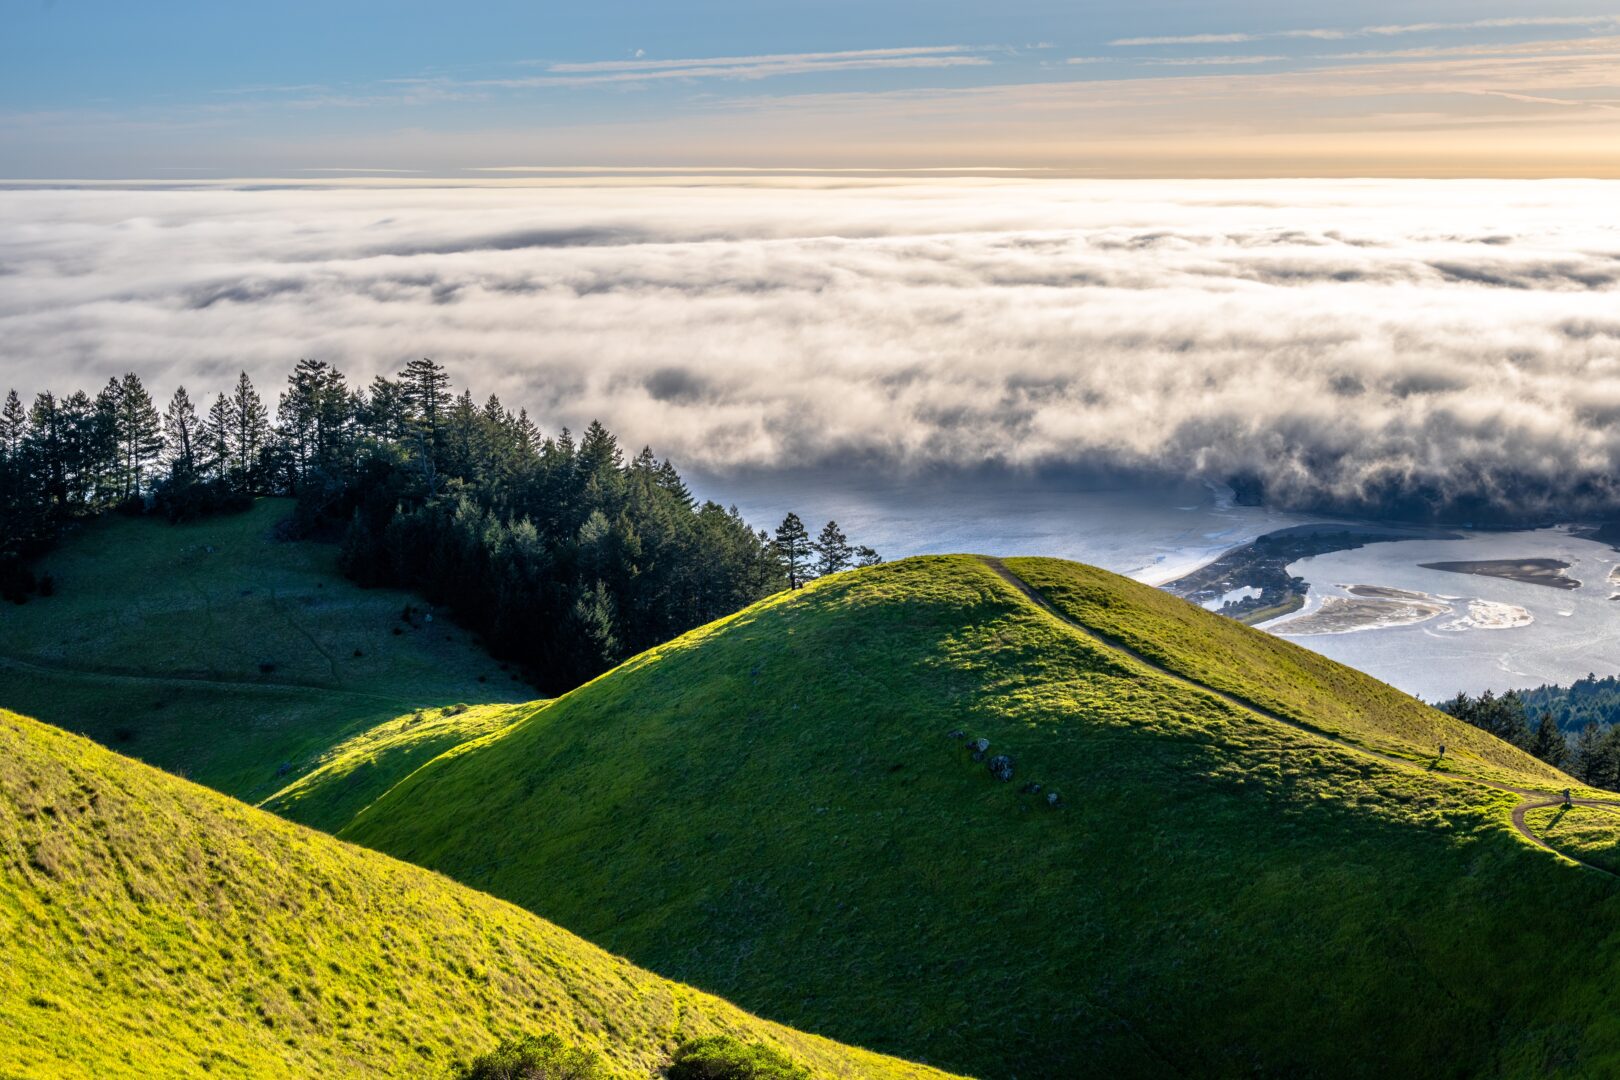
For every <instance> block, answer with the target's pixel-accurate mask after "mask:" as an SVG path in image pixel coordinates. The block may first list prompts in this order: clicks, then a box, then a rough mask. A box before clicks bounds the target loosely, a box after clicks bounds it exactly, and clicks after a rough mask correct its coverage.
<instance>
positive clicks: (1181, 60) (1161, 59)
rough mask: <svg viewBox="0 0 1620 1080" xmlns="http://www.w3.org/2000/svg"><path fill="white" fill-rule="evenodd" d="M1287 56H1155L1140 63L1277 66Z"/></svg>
mask: <svg viewBox="0 0 1620 1080" xmlns="http://www.w3.org/2000/svg"><path fill="white" fill-rule="evenodd" d="M1287 59H1288V57H1286V56H1154V57H1149V58H1147V59H1145V60H1140V61H1138V63H1142V64H1149V65H1152V66H1154V67H1226V66H1228V65H1236V64H1275V63H1280V62H1282V61H1284V60H1287Z"/></svg>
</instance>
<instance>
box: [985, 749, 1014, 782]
mask: <svg viewBox="0 0 1620 1080" xmlns="http://www.w3.org/2000/svg"><path fill="white" fill-rule="evenodd" d="M990 775H991V776H993V777H995V778H996V779H997V780H1000V781H1001V782H1002V783H1006V782H1007V781H1008V780H1011V779H1012V778H1013V759H1012V758H1011V757H1009V756H1007V755H1006V754H997V755H996V756H995V757H993V758H991V759H990Z"/></svg>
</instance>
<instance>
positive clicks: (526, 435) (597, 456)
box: [0, 359, 881, 691]
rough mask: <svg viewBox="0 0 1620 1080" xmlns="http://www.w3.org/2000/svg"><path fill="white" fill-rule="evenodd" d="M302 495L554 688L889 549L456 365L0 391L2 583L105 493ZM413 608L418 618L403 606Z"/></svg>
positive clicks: (344, 559)
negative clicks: (814, 523) (482, 395)
mask: <svg viewBox="0 0 1620 1080" xmlns="http://www.w3.org/2000/svg"><path fill="white" fill-rule="evenodd" d="M272 494H274V495H288V496H293V497H295V498H296V499H297V510H296V512H295V513H294V515H293V517H292V520H291V521H290V522H289V526H288V527H289V530H290V533H291V535H294V536H324V537H327V538H330V539H337V540H341V543H342V554H341V565H342V567H343V570H344V572H345V573H346V574H348V575H349V576H350V577H352V578H354V579H355V580H356V581H358V582H360V583H361V584H365V585H376V584H385V583H386V584H399V585H406V586H410V587H413V588H416V589H418V590H420V591H421V592H422V593H423V594H424V595H425V596H426V597H427V598H428V599H429V600H431V601H432V602H434V603H439V604H444V605H447V606H449V607H450V608H451V609H452V610H453V611H454V612H455V613H456V615H457V617H458V618H459V619H460V620H461V621H462V622H463V623H465V624H466V625H467V626H469V627H470V628H472V629H474V630H476V631H477V632H478V633H480V634H481V635H482V636H483V637H484V639H485V642H486V644H487V645H488V646H489V648H490V650H491V651H492V652H493V653H495V654H496V655H497V656H500V657H502V658H504V659H510V660H514V661H517V662H518V663H519V664H520V665H522V667H523V668H524V669H525V671H526V672H527V673H528V675H529V676H530V677H531V678H532V679H534V680H535V681H536V682H538V683H539V684H540V685H541V686H544V687H546V688H547V689H549V690H557V691H560V690H564V689H567V688H569V687H571V686H574V685H577V684H578V683H579V682H581V681H583V680H585V679H588V678H591V677H592V676H594V675H596V674H599V673H600V672H602V671H604V670H606V669H607V668H608V667H610V666H612V665H613V664H614V663H616V662H617V661H619V660H621V659H623V658H625V657H627V656H630V655H632V654H634V653H637V652H640V651H641V650H643V649H646V648H648V647H650V646H652V645H655V644H658V643H659V642H662V641H666V640H668V639H669V638H671V637H674V636H676V635H677V634H680V633H682V632H684V631H686V630H689V629H691V628H692V627H694V626H698V625H701V624H703V623H705V622H709V621H711V620H713V619H716V618H719V617H721V616H723V615H727V614H730V613H731V612H733V611H736V610H738V609H739V608H741V607H743V606H745V605H747V604H749V603H751V602H753V601H754V600H757V599H760V598H761V597H764V596H767V595H769V594H771V593H773V592H776V591H778V590H780V589H783V588H786V587H790V586H791V587H797V586H798V585H800V584H802V583H803V582H804V581H805V580H807V579H809V578H812V577H815V576H818V575H820V574H827V573H835V572H837V571H839V570H842V569H845V568H847V567H849V566H852V565H857V564H867V563H872V562H877V561H881V560H879V558H878V556H877V553H876V552H875V551H873V550H872V549H870V548H867V547H861V546H855V545H851V544H850V543H849V541H848V538H847V537H845V535H844V534H843V532H842V530H840V529H839V527H838V525H837V524H836V523H835V522H828V523H827V524H826V526H825V527H824V528H823V529H821V530H820V532H819V534H818V535H816V536H815V537H812V536H811V534H810V532H809V530H808V529H806V528H805V526H804V524H803V523H802V522H801V521H800V520H799V518H798V517H797V516H796V515H794V514H789V515H788V516H787V519H786V520H784V521H783V522H782V524H781V526H780V527H779V528H778V529H777V530H776V532H775V534H774V535H773V534H770V533H767V532H765V531H764V530H760V531H757V532H756V531H755V530H754V529H753V528H752V527H750V526H749V525H748V523H746V522H745V521H744V520H743V519H742V517H741V516H740V515H739V514H738V513H737V510H736V508H735V507H733V508H731V509H726V508H724V507H722V506H720V505H719V504H717V503H714V502H704V503H701V504H700V503H698V501H697V500H696V499H694V498H693V496H692V494H691V492H690V491H689V490H688V489H687V486H686V484H685V483H684V482H683V481H682V479H681V476H680V474H679V473H678V472H677V471H676V469H675V466H674V465H673V464H672V463H671V462H670V461H668V460H667V459H666V460H660V459H658V458H657V457H655V456H654V455H653V452H652V450H651V449H643V450H641V451H640V452H639V453H636V454H633V455H626V453H625V452H624V450H623V449H622V448H621V447H620V445H619V442H618V440H617V439H616V438H615V436H614V435H613V434H612V433H611V432H609V431H608V430H607V429H606V428H605V427H603V426H602V425H601V424H599V423H596V422H592V423H591V425H590V426H589V427H587V428H586V429H585V431H584V432H582V433H581V434H580V435H579V437H578V438H577V440H576V438H575V436H574V435H573V434H572V433H570V432H569V431H568V430H567V429H563V430H562V431H561V432H560V433H559V434H557V435H555V436H546V435H543V434H542V433H541V432H540V431H539V429H538V428H537V427H536V426H535V424H534V423H533V422H532V421H531V420H530V419H529V416H528V413H527V411H526V410H523V409H519V410H517V411H516V412H513V411H511V410H509V409H507V408H506V407H505V406H504V405H503V404H502V403H501V401H500V400H499V399H498V398H496V397H495V396H493V395H491V396H490V397H488V398H486V399H485V400H484V401H483V402H482V404H480V403H479V402H478V401H477V400H475V399H474V397H473V395H472V393H471V391H463V392H462V393H460V394H459V395H457V394H455V393H454V392H452V390H451V387H450V378H449V375H448V373H447V372H446V371H445V369H444V368H443V367H441V366H440V365H438V364H436V363H434V362H433V361H431V360H425V359H424V360H414V361H412V362H410V363H409V364H407V365H406V366H405V368H404V370H403V371H402V372H401V373H400V374H399V376H398V377H397V378H393V379H390V378H386V377H383V376H378V377H377V378H376V379H374V380H373V381H372V383H371V385H370V386H367V387H364V388H358V387H352V386H350V385H349V383H348V381H347V380H346V379H345V377H344V375H343V374H342V373H341V372H340V371H338V370H337V369H336V368H334V367H332V366H331V365H330V364H327V363H324V362H322V361H318V360H301V361H299V363H298V365H297V367H296V368H295V369H294V370H293V372H292V374H291V375H289V376H288V379H287V384H286V387H285V389H284V390H283V391H282V392H281V393H280V395H279V399H278V401H277V403H276V406H275V408H274V410H273V411H272V409H271V407H270V406H269V405H268V404H267V403H266V401H265V399H264V397H263V396H261V394H260V393H259V391H258V390H257V389H256V388H255V387H254V385H253V382H252V380H251V379H249V377H248V376H247V374H246V373H245V372H244V373H242V374H241V375H240V376H238V378H237V379H236V380H235V382H234V384H233V385H232V386H231V387H230V388H229V389H228V390H225V391H223V392H221V393H218V394H217V395H216V396H215V397H214V399H213V400H212V401H206V402H205V401H193V400H192V398H191V396H190V394H189V393H188V392H187V390H186V389H185V388H184V387H181V388H179V389H177V390H176V391H175V393H174V395H173V397H172V398H171V399H170V401H169V402H168V404H167V406H166V407H165V408H164V409H163V410H162V411H160V410H159V408H158V406H157V404H156V403H155V402H154V401H153V399H152V397H151V395H150V394H149V393H148V392H147V390H146V388H145V386H144V385H143V384H142V382H141V379H140V377H139V376H138V375H136V374H133V373H131V374H128V375H125V376H123V377H122V378H118V379H113V380H112V381H110V382H109V383H108V384H107V385H106V387H105V388H104V389H102V390H101V392H100V393H98V394H95V395H90V394H88V393H85V392H84V391H77V392H74V393H72V394H69V395H67V396H65V397H58V396H57V395H55V394H54V393H51V392H48V391H47V392H44V393H41V394H39V395H38V396H37V397H36V398H35V400H34V403H33V405H32V407H25V406H24V405H23V403H22V400H21V398H20V397H19V396H18V394H17V393H16V392H15V391H12V392H11V393H10V394H9V395H8V396H7V398H6V400H5V403H4V405H3V407H0V591H3V592H4V594H5V595H6V597H7V598H8V599H11V600H13V601H16V602H22V601H23V600H25V599H27V597H28V595H29V594H30V593H49V592H50V591H51V590H52V588H53V587H54V583H53V582H52V581H51V579H50V577H49V575H42V574H39V573H37V572H36V570H35V569H34V563H35V561H36V560H37V557H38V556H39V555H41V554H42V553H43V552H45V551H46V550H48V549H49V547H50V545H51V543H52V541H53V539H54V537H55V536H56V535H57V533H58V531H59V530H60V528H61V527H62V526H63V525H64V524H66V523H68V522H71V521H73V520H75V519H79V518H84V517H88V516H93V515H95V514H99V513H103V512H106V511H110V510H116V511H121V512H125V513H137V514H138V513H159V514H163V515H165V516H166V517H168V518H169V519H170V520H172V521H179V520H186V519H190V518H194V517H197V516H199V515H202V514H207V513H214V512H220V511H228V510H233V509H241V508H244V507H246V506H247V505H249V504H250V503H251V501H252V500H253V498H254V497H256V496H260V495H272ZM401 614H402V617H404V618H406V619H410V618H413V617H415V616H413V614H412V613H411V612H409V611H406V612H402V613H401Z"/></svg>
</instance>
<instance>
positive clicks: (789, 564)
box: [771, 510, 810, 589]
mask: <svg viewBox="0 0 1620 1080" xmlns="http://www.w3.org/2000/svg"><path fill="white" fill-rule="evenodd" d="M771 549H772V550H773V551H774V552H775V553H776V558H777V561H778V562H780V563H781V564H782V570H783V571H784V572H785V573H786V574H787V579H788V588H790V589H797V588H799V587H800V586H801V585H803V584H804V582H805V579H806V577H807V570H808V568H809V565H810V532H809V530H808V529H806V528H805V527H804V522H802V521H800V520H799V515H798V514H795V513H793V511H791V510H790V511H788V515H787V517H785V518H783V519H782V524H780V525H778V526H777V527H776V537H775V538H774V539H773V540H772V541H771Z"/></svg>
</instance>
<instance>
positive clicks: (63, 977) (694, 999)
mask: <svg viewBox="0 0 1620 1080" xmlns="http://www.w3.org/2000/svg"><path fill="white" fill-rule="evenodd" d="M540 1032H555V1033H557V1034H559V1035H561V1036H563V1037H565V1038H566V1039H567V1040H568V1041H570V1042H574V1043H578V1044H582V1045H585V1046H588V1047H592V1048H595V1049H598V1050H600V1051H601V1052H603V1053H604V1054H605V1055H606V1056H607V1057H608V1059H609V1061H610V1063H611V1069H612V1073H613V1075H614V1076H616V1077H625V1078H631V1077H635V1078H643V1080H644V1078H648V1077H651V1076H653V1075H654V1070H656V1069H657V1068H658V1067H660V1066H661V1065H662V1064H663V1063H664V1062H666V1061H667V1060H668V1055H669V1051H670V1050H671V1049H672V1048H673V1047H674V1046H675V1045H676V1044H678V1043H679V1042H681V1041H683V1040H685V1039H688V1038H691V1037H693V1036H697V1035H702V1034H707V1033H713V1032H724V1033H729V1034H733V1035H735V1036H737V1037H739V1038H743V1039H746V1040H750V1041H756V1040H757V1041H763V1042H767V1043H770V1044H771V1045H774V1046H776V1047H778V1048H780V1049H782V1050H783V1051H785V1052H787V1053H788V1054H790V1055H791V1056H792V1057H794V1058H796V1059H797V1060H799V1061H801V1062H802V1063H804V1064H805V1065H807V1066H809V1067H810V1068H811V1069H812V1070H813V1071H814V1072H815V1074H816V1075H817V1076H818V1077H851V1078H854V1077H871V1078H894V1080H905V1078H914V1080H922V1078H924V1077H931V1076H940V1075H942V1074H939V1073H936V1072H933V1071H932V1070H929V1069H926V1068H923V1067H920V1066H913V1065H908V1064H906V1063H903V1062H899V1061H895V1060H892V1059H887V1058H882V1057H879V1056H877V1055H875V1054H870V1053H866V1052H864V1051H860V1050H854V1049H851V1048H848V1047H843V1046H839V1045H837V1044H835V1043H831V1042H828V1041H827V1040H825V1039H821V1038H817V1037H815V1036H811V1035H805V1034H802V1033H800V1032H795V1031H791V1030H788V1029H786V1028H782V1027H779V1026H777V1025H775V1024H770V1023H766V1022H764V1021H761V1020H758V1019H756V1018H754V1017H752V1016H749V1015H747V1014H746V1013H743V1012H742V1011H740V1010H739V1009H736V1008H734V1007H733V1006H731V1005H728V1004H727V1003H725V1002H723V1001H720V1000H719V999H717V998H714V997H711V996H709V995H707V994H703V993H700V992H698V991H695V990H692V989H690V988H689V987H685V986H681V985H679V984H676V983H672V982H669V981H667V980H665V979H662V978H659V977H657V976H655V975H652V974H650V973H648V972H646V971H643V970H641V969H640V968H637V967H634V966H632V965H630V964H628V963H626V962H625V961H623V960H620V959H618V958H616V957H613V956H610V955H608V954H607V953H605V952H603V951H602V950H600V949H598V948H596V947H594V946H592V945H589V944H587V943H585V942H584V941H581V940H580V939H579V938H576V937H574V936H573V935H571V934H568V933H566V932H564V931H562V930H559V929H558V928H556V927H555V926H552V925H551V924H549V923H546V922H544V921H543V920H541V919H539V918H537V917H535V916H533V915H531V914H529V913H527V912H524V911H521V910H519V909H517V908H514V907H512V906H511V905H509V904H505V903H502V902H500V901H497V900H494V899H491V898H490V897H488V896H484V895H481V894H479V893H476V892H473V891H472V890H470V889H467V888H464V887H462V886H459V885H456V884H454V883H452V882H450V881H448V880H446V879H444V878H442V877H440V876H438V875H436V874H433V873H429V872H428V871H425V870H421V869H418V868H417V867H414V866H408V865H406V864H404V863H400V862H396V861H395V860H393V859H390V858H387V857H386V856H382V855H378V854H376V853H373V852H369V851H365V850H363V849H359V848H354V847H350V846H349V845H346V844H343V843H340V842H338V841H336V840H333V839H332V838H330V837H327V836H324V835H321V834H319V833H315V832H312V831H310V830H308V829H305V828H302V827H300V826H297V825H292V824H289V823H287V822H285V821H282V820H280V819H279V818H276V817H273V816H271V815H269V814H266V813H262V812H260V811H257V810H253V809H250V808H248V807H246V806H244V805H242V804H241V803H237V802H235V801H233V800H231V799H228V798H226V797H224V796H222V795H218V794H216V793H214V792H212V791H209V790H207V789H204V788H201V787H198V786H196V785H194V784H190V783H187V782H185V781H183V780H179V779H176V778H174V777H172V776H168V775H166V774H164V773H161V772H158V771H157V770H155V769H151V768H148V767H146V766H144V765H141V764H139V763H138V762H134V761H131V760H129V759H127V758H123V757H120V756H118V755H116V754H113V753H111V752H109V751H107V750H104V749H102V748H100V747H98V746H96V745H94V744H93V743H90V742H88V741H86V740H84V739H81V738H79V737H77V736H74V735H69V734H67V733H65V732H62V731H59V730H57V729H56V728H53V727H50V726H47V725H45V724H40V723H37V722H35V721H32V720H27V719H24V718H22V717H20V716H17V715H15V714H13V713H6V712H0V1076H5V1077H8V1078H13V1077H15V1078H33V1077H38V1078H41V1080H72V1078H78V1077H86V1078H88V1077H95V1078H97V1080H105V1078H112V1077H153V1076H162V1077H165V1078H181V1077H203V1076H210V1077H251V1078H260V1077H288V1078H292V1077H310V1078H320V1080H330V1078H333V1077H364V1076H376V1077H410V1076H424V1077H444V1076H447V1075H448V1074H449V1070H450V1069H452V1068H453V1067H454V1066H456V1065H457V1064H458V1063H460V1062H464V1061H465V1060H467V1059H468V1058H470V1057H471V1056H473V1055H474V1054H477V1053H481V1052H483V1051H486V1050H488V1049H489V1048H491V1047H492V1046H494V1045H495V1043H496V1041H497V1039H498V1038H502V1037H508V1036H512V1035H515V1034H518V1033H540Z"/></svg>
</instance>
